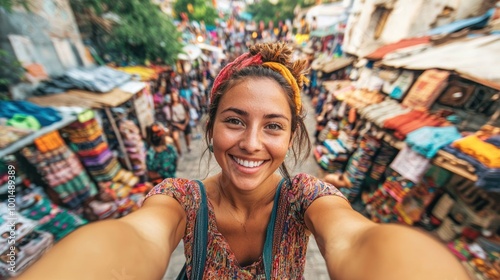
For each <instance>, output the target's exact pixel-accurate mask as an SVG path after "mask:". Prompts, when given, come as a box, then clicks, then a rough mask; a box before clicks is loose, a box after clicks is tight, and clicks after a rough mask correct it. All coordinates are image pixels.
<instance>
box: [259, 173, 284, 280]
mask: <svg viewBox="0 0 500 280" xmlns="http://www.w3.org/2000/svg"><path fill="white" fill-rule="evenodd" d="M283 182H285V179H283V180H281V182H280V183H279V184H278V188H277V189H276V194H275V195H274V205H273V210H272V212H271V219H269V224H268V225H267V230H266V241H265V243H264V251H263V252H262V254H263V261H264V271H265V273H266V279H267V280H270V279H271V269H272V267H273V240H274V225H275V222H276V216H277V212H278V202H279V198H280V193H281V186H282V185H283ZM280 234H281V233H280Z"/></svg>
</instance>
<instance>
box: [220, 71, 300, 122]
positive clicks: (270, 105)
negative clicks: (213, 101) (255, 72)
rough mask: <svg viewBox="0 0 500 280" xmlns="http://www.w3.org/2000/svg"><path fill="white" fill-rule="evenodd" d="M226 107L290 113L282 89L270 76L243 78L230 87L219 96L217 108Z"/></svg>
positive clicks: (223, 108)
mask: <svg viewBox="0 0 500 280" xmlns="http://www.w3.org/2000/svg"><path fill="white" fill-rule="evenodd" d="M228 107H238V108H241V109H244V110H250V111H264V112H265V111H268V112H269V113H280V114H288V115H291V110H290V106H289V104H288V100H287V98H286V93H285V91H284V89H283V88H282V87H281V86H280V84H279V83H278V82H276V81H274V80H273V79H270V78H257V79H256V78H253V79H245V80H243V81H240V82H238V83H236V84H235V85H233V86H232V87H230V88H229V89H228V90H227V91H226V92H225V93H224V95H223V96H222V97H221V100H220V103H219V108H218V109H222V110H225V109H226V108H228ZM218 111H220V110H218Z"/></svg>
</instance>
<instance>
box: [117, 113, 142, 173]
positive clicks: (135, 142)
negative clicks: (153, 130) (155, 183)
mask: <svg viewBox="0 0 500 280" xmlns="http://www.w3.org/2000/svg"><path fill="white" fill-rule="evenodd" d="M118 128H119V130H120V134H121V135H122V138H123V142H124V144H125V149H126V151H127V155H128V157H129V159H130V162H131V164H132V171H133V173H134V175H135V176H144V175H145V173H146V151H145V149H146V148H145V146H144V142H143V141H142V137H141V134H140V131H139V128H138V127H137V125H136V124H135V123H134V122H133V121H131V120H121V121H120V123H119V125H118Z"/></svg>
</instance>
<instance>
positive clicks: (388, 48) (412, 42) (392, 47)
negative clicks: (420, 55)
mask: <svg viewBox="0 0 500 280" xmlns="http://www.w3.org/2000/svg"><path fill="white" fill-rule="evenodd" d="M429 42H430V36H424V37H417V38H408V39H403V40H401V41H399V42H396V43H393V44H387V45H385V46H382V47H380V48H378V49H377V50H375V51H374V52H372V53H371V54H369V55H367V56H366V57H365V58H367V59H370V60H380V59H382V58H384V56H385V55H386V54H388V53H390V52H393V51H396V50H399V49H403V48H407V47H412V46H416V45H422V44H429Z"/></svg>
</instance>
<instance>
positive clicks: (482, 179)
mask: <svg viewBox="0 0 500 280" xmlns="http://www.w3.org/2000/svg"><path fill="white" fill-rule="evenodd" d="M443 151H445V152H448V153H450V154H453V155H454V156H456V157H457V158H459V159H463V160H465V161H467V162H468V163H470V164H471V165H472V166H473V167H474V168H475V169H476V175H477V177H478V179H477V181H476V186H478V187H481V188H483V189H485V190H488V191H494V192H500V184H499V183H498V182H500V169H498V168H488V167H486V166H484V165H483V164H482V163H481V162H479V161H478V160H477V159H475V158H473V157H471V156H469V155H466V154H464V153H462V152H460V151H459V150H458V149H455V148H453V147H451V146H449V145H448V146H445V147H443Z"/></svg>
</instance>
